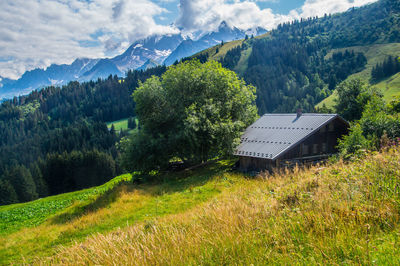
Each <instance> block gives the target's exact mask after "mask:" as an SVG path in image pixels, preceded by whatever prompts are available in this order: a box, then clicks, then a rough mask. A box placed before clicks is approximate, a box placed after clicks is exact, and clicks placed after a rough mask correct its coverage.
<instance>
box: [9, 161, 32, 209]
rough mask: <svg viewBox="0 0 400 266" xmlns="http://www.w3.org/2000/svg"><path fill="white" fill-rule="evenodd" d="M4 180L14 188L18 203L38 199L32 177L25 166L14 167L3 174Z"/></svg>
mask: <svg viewBox="0 0 400 266" xmlns="http://www.w3.org/2000/svg"><path fill="white" fill-rule="evenodd" d="M5 178H6V180H8V181H9V182H10V183H11V184H12V185H13V187H14V189H15V192H17V195H18V199H19V201H20V202H25V201H30V200H34V199H37V198H38V194H37V192H36V184H35V182H34V181H33V179H32V175H31V173H30V172H29V170H28V169H27V168H26V167H25V166H21V165H19V166H15V167H13V168H12V169H11V170H10V171H7V172H6V173H5Z"/></svg>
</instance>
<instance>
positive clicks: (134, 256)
mask: <svg viewBox="0 0 400 266" xmlns="http://www.w3.org/2000/svg"><path fill="white" fill-rule="evenodd" d="M219 178H221V179H226V180H228V181H229V180H231V178H234V177H233V176H231V175H223V176H220V177H219ZM228 183H229V182H228ZM399 190H400V149H399V148H395V149H391V150H388V151H385V152H383V153H372V154H370V155H369V156H367V158H365V159H362V160H357V161H355V162H352V163H344V162H337V163H334V164H331V165H328V166H326V167H321V166H316V167H312V168H310V169H306V170H301V169H295V170H294V171H293V172H288V171H286V172H282V173H279V174H276V175H274V176H268V175H264V176H263V175H261V176H259V177H258V178H256V179H243V181H242V182H241V183H240V186H232V187H230V188H229V189H226V190H224V191H222V193H221V194H220V195H219V196H217V197H215V198H212V199H211V200H209V201H208V202H206V203H203V204H201V205H198V206H196V207H194V208H192V209H190V210H188V211H186V212H183V213H178V214H174V215H170V216H166V217H162V218H159V219H155V220H152V221H147V222H140V223H138V224H135V225H132V226H128V227H126V228H123V229H119V230H116V231H113V232H111V233H106V234H96V235H93V236H91V237H89V238H88V239H87V240H85V241H83V242H79V243H78V242H77V243H76V244H75V245H73V246H72V247H66V248H61V249H60V250H59V253H58V255H56V256H53V257H50V258H47V259H43V258H39V259H38V260H37V261H36V263H37V264H42V263H44V264H48V263H51V264H66V265H83V264H85V265H86V264H87V265H114V264H119V265H232V264H233V265H252V264H253V265H266V264H279V265H282V264H283V265H292V264H304V265H308V264H323V265H325V264H330V265H338V264H351V265H360V264H362V265H365V264H378V265H388V264H391V265H398V264H399V263H400V249H399V247H400V245H399V244H400V243H399V240H400V227H399V221H400V193H399Z"/></svg>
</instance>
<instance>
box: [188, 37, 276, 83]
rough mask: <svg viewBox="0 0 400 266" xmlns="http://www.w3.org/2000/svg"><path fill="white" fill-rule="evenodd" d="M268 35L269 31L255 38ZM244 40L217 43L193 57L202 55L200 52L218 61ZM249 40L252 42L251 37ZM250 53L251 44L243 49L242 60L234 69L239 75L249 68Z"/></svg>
mask: <svg viewBox="0 0 400 266" xmlns="http://www.w3.org/2000/svg"><path fill="white" fill-rule="evenodd" d="M268 35H269V33H265V34H262V35H259V36H256V37H254V38H255V39H262V38H265V37H266V36H268ZM243 42H245V40H244V39H242V40H235V41H231V42H226V43H224V45H223V46H220V45H216V46H213V47H210V48H208V49H206V50H204V51H201V52H199V53H197V54H195V55H193V56H192V57H196V56H197V55H200V54H208V56H209V58H208V60H215V61H218V60H220V59H221V58H223V57H225V55H226V53H227V52H228V51H229V50H232V49H233V48H236V47H237V46H239V45H242V44H243ZM248 42H251V39H248ZM217 48H218V49H219V51H218V53H217ZM250 54H251V46H250V48H248V49H246V50H244V51H242V55H241V58H240V60H239V62H238V64H237V66H236V67H235V69H234V71H235V72H236V73H238V74H239V75H241V74H243V73H244V71H245V70H246V68H247V60H248V59H249V56H250Z"/></svg>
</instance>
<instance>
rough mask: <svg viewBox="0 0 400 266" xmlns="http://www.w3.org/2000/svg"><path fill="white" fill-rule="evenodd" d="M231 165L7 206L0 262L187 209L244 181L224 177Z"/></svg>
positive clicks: (119, 181)
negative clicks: (162, 180)
mask: <svg viewBox="0 0 400 266" xmlns="http://www.w3.org/2000/svg"><path fill="white" fill-rule="evenodd" d="M225 163H226V164H223V163H219V164H213V165H210V166H208V167H206V168H204V169H200V170H197V171H195V172H192V171H184V172H181V173H175V174H169V175H168V174H167V175H165V176H163V178H165V182H162V183H156V184H146V185H133V184H132V182H129V180H131V176H130V175H124V176H120V177H117V178H115V179H113V180H112V181H110V182H108V183H107V184H105V185H103V186H100V187H96V188H92V189H87V190H83V191H78V192H74V193H67V194H62V195H58V196H53V197H48V198H45V199H41V200H37V201H33V202H28V203H23V204H14V205H9V206H3V207H1V208H0V217H1V224H0V230H1V231H0V264H8V263H11V262H14V263H20V262H22V261H24V260H25V261H27V262H30V261H32V259H33V258H34V257H36V256H39V257H43V256H50V255H54V254H55V252H56V251H57V250H58V249H59V247H60V246H61V245H62V246H69V245H71V244H72V243H74V242H75V241H78V242H79V241H83V240H84V239H85V238H86V237H88V236H90V235H92V234H94V233H105V232H108V231H111V230H115V229H117V228H124V227H126V226H128V225H129V224H134V223H137V222H139V221H148V222H150V221H152V220H153V219H154V218H155V217H162V216H164V215H167V214H173V213H179V212H183V211H186V210H188V209H190V208H192V207H193V206H195V205H198V204H200V203H202V202H204V201H207V200H210V199H211V198H212V197H214V196H215V195H217V194H219V193H220V192H221V191H223V190H224V189H226V188H229V187H230V186H232V185H233V184H235V183H237V182H240V179H239V178H235V177H234V176H233V175H228V176H229V178H222V177H221V176H225V175H224V174H223V172H224V171H225V170H226V169H229V167H230V166H231V164H232V163H231V162H225ZM7 217H8V218H7ZM4 218H7V219H4ZM3 219H4V220H3Z"/></svg>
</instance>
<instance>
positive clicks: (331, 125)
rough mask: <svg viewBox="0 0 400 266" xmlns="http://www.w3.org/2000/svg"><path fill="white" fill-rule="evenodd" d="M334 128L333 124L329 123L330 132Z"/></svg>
mask: <svg viewBox="0 0 400 266" xmlns="http://www.w3.org/2000/svg"><path fill="white" fill-rule="evenodd" d="M334 130H335V126H334V125H333V123H330V124H329V131H330V132H332V131H334Z"/></svg>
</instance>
